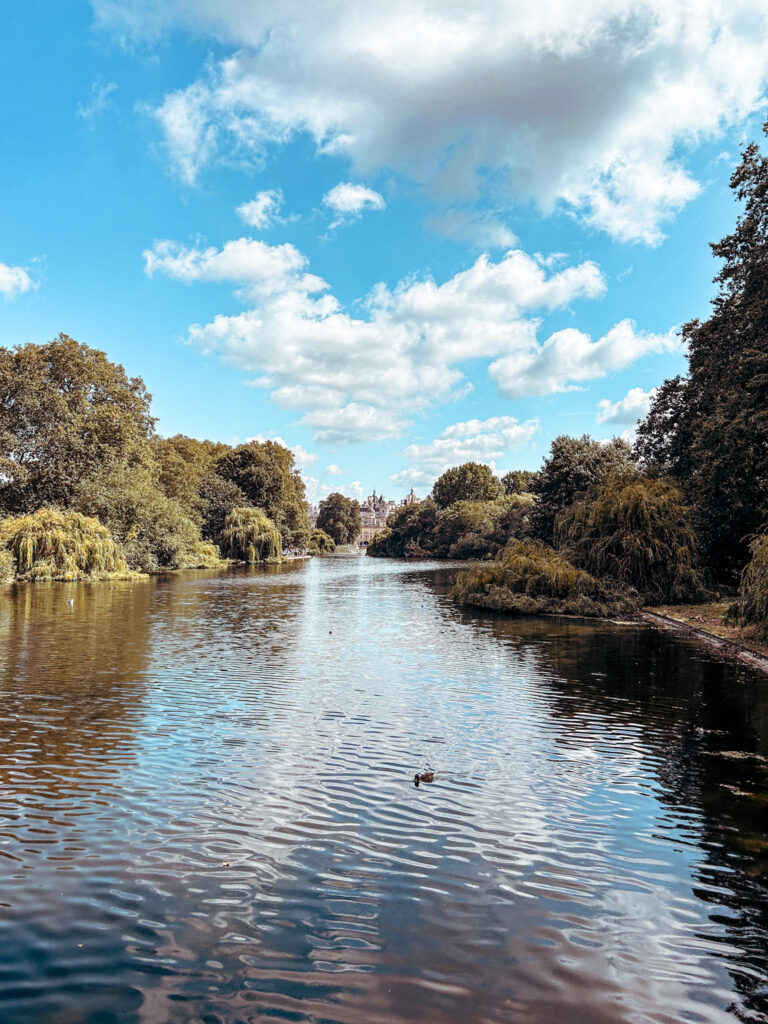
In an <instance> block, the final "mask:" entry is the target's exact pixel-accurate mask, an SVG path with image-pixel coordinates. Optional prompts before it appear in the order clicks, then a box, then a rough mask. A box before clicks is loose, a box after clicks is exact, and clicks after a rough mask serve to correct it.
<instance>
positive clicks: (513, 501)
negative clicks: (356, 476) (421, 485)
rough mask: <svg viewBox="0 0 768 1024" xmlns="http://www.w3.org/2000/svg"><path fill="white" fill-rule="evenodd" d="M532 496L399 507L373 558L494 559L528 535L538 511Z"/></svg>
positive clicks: (370, 551)
mask: <svg viewBox="0 0 768 1024" xmlns="http://www.w3.org/2000/svg"><path fill="white" fill-rule="evenodd" d="M533 502H534V499H533V496H532V495H530V494H511V495H506V496H504V497H502V498H499V499H497V500H496V501H455V502H454V503H453V504H452V505H448V506H447V508H443V509H438V507H437V506H436V505H435V503H434V502H433V501H431V500H429V499H428V500H427V501H422V502H419V504H417V505H406V506H404V507H403V508H399V509H397V511H395V512H393V514H392V515H391V516H390V517H389V519H388V521H387V529H386V530H385V531H383V532H382V533H380V534H378V535H377V536H376V537H374V538H373V540H372V541H371V543H370V544H369V545H368V554H369V555H379V556H389V557H391V558H404V557H405V558H493V557H494V556H495V555H496V554H497V553H498V552H499V551H500V550H501V549H502V548H503V547H504V545H505V544H506V543H507V541H508V540H509V539H510V538H511V537H523V536H525V535H526V532H527V529H528V517H529V514H530V512H531V509H532V507H533Z"/></svg>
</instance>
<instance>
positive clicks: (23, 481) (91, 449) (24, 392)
mask: <svg viewBox="0 0 768 1024" xmlns="http://www.w3.org/2000/svg"><path fill="white" fill-rule="evenodd" d="M149 404H150V396H149V395H148V394H147V392H146V389H145V387H144V383H143V381H142V380H141V378H139V377H131V378H129V377H127V376H126V374H125V371H124V370H123V368H122V366H117V365H115V364H114V363H111V362H110V361H109V360H108V359H107V357H106V355H105V354H104V353H103V352H99V351H97V350H96V349H92V348H89V347H88V346H87V345H80V344H78V343H77V342H76V341H74V340H73V339H72V338H68V337H67V336H66V335H65V334H60V335H59V336H58V338H56V339H55V340H54V341H51V342H49V343H48V344H46V345H31V344H30V345H23V346H21V345H20V346H16V348H13V349H7V348H0V481H1V482H0V508H2V509H3V510H5V511H6V512H25V511H27V512H28V511H31V510H33V509H37V508H40V507H41V506H43V505H54V504H55V505H58V506H60V507H70V506H71V504H72V499H73V495H74V493H75V491H76V490H77V488H78V487H79V485H80V484H81V483H82V482H83V481H85V480H87V479H89V478H90V477H92V476H93V475H94V474H95V473H96V472H97V471H100V470H101V468H102V467H103V466H106V465H111V464H115V463H120V464H124V465H128V466H130V465H133V464H134V463H135V462H136V461H140V460H141V459H142V458H143V457H144V455H145V453H146V449H147V447H148V443H149V442H148V438H149V437H150V435H151V433H152V430H153V426H154V420H153V419H152V417H151V416H150V413H149Z"/></svg>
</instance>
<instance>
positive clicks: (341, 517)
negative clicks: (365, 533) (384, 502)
mask: <svg viewBox="0 0 768 1024" xmlns="http://www.w3.org/2000/svg"><path fill="white" fill-rule="evenodd" d="M316 526H317V528H318V530H324V531H325V532H326V533H327V534H328V536H329V537H331V538H332V539H333V542H334V543H335V544H352V543H353V542H354V541H355V540H356V539H357V537H358V536H359V535H360V529H361V523H360V506H359V505H358V503H357V502H356V501H355V500H354V498H347V497H345V496H344V495H343V494H339V492H338V491H334V492H333V493H332V494H329V495H328V497H327V498H325V499H324V500H323V501H321V502H320V509H319V512H318V516H317V523H316Z"/></svg>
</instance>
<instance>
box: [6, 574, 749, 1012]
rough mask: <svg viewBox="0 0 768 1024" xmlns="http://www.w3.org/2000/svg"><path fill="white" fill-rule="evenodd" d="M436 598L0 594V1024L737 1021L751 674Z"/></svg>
mask: <svg viewBox="0 0 768 1024" xmlns="http://www.w3.org/2000/svg"><path fill="white" fill-rule="evenodd" d="M449 578H450V571H448V570H446V569H445V568H440V567H437V566H431V565H417V566H413V565H403V564H399V563H390V562H382V561H380V560H374V559H366V558H355V557H339V558H333V559H325V560H313V561H312V562H311V563H294V564H292V565H289V566H287V567H285V568H283V569H282V570H276V571H258V570H254V571H245V570H242V571H237V570H235V571H230V572H222V573H210V574H205V573H202V574H193V573H189V574H183V575H178V576H174V577H169V578H158V579H152V580H149V581H147V582H144V583H133V584H118V585H109V584H100V585H96V586H90V587H89V586H84V585H80V586H66V585H50V586H46V585H38V586H23V587H17V588H14V589H12V590H11V591H9V592H8V593H7V595H5V596H0V640H1V641H2V652H1V653H0V671H1V672H2V679H1V680H0V690H1V691H2V703H1V705H0V719H1V725H0V1021H1V1022H2V1024H21V1022H23V1024H30V1022H34V1024H82V1022H88V1024H117V1022H120V1024H128V1022H185V1024H187V1022H201V1024H203V1022H204V1024H216V1022H226V1024H234V1022H245V1021H254V1022H255V1021H258V1022H273V1021H313V1022H317V1024H321V1022H322V1024H326V1022H344V1024H359V1022H366V1024H367V1022H371V1024H379V1022H382V1024H383V1022H387V1024H390V1022H391V1024H395V1022H398V1024H399V1022H406V1021H407V1022H411V1021H419V1022H425V1024H443V1022H462V1024H463V1022H469V1024H474V1022H478V1024H479V1022H536V1024H560V1022H563V1024H565V1022H568V1024H571V1022H579V1021H583V1022H589V1024H603V1022H605V1024H608V1022H631V1024H639V1022H650V1021H653V1022H662V1021H669V1022H672V1021H674V1022H678V1021H704V1022H726V1021H733V1020H743V1021H765V1020H767V1019H768V1016H766V1015H767V1014H768V973H767V961H768V878H767V876H766V868H767V867H768V761H767V760H766V758H768V678H765V677H761V676H757V675H754V674H752V673H751V672H750V671H748V670H746V669H743V668H737V667H734V666H729V665H725V664H721V663H719V662H718V661H716V660H715V659H714V658H713V656H712V655H711V654H709V653H707V652H706V651H703V650H701V649H700V648H698V647H697V646H696V645H695V644H693V643H682V642H680V641H679V640H676V639H673V638H671V637H670V636H667V635H663V634H659V633H656V632H654V631H653V630H650V629H647V628H638V627H632V626H619V625H611V624H598V625H595V624H588V623H584V622H577V621H575V620H553V619H547V620H544V619H541V620H505V619H501V618H496V617H493V616H491V615H488V614H482V613H477V614H467V613H462V612H460V611H458V610H457V609H456V608H455V607H454V606H453V605H452V603H451V601H450V599H449V598H448V595H447V588H448V584H449ZM69 599H72V600H73V601H74V604H73V606H70V605H69V604H68V600H69ZM426 767H432V768H433V769H434V770H435V772H436V779H435V782H434V783H433V784H432V785H427V784H424V785H422V786H420V787H419V788H418V789H416V788H414V786H413V784H412V779H413V775H414V772H415V771H417V770H418V769H422V768H426Z"/></svg>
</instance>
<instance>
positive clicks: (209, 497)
mask: <svg viewBox="0 0 768 1024" xmlns="http://www.w3.org/2000/svg"><path fill="white" fill-rule="evenodd" d="M247 504H248V499H247V498H246V496H245V495H244V494H243V492H242V491H241V490H240V488H239V487H238V486H237V484H233V483H232V481H231V480H225V479H224V478H223V477H220V476H219V475H218V473H209V474H208V475H207V476H204V477H203V478H202V479H201V480H200V483H199V488H198V509H199V511H200V529H201V531H202V534H203V537H205V539H206V540H213V539H214V538H216V537H218V536H219V534H220V533H221V531H222V530H223V529H224V520H225V519H226V518H227V516H228V515H229V513H230V512H231V511H232V510H233V509H235V508H244V507H245V506H246V505H247Z"/></svg>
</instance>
